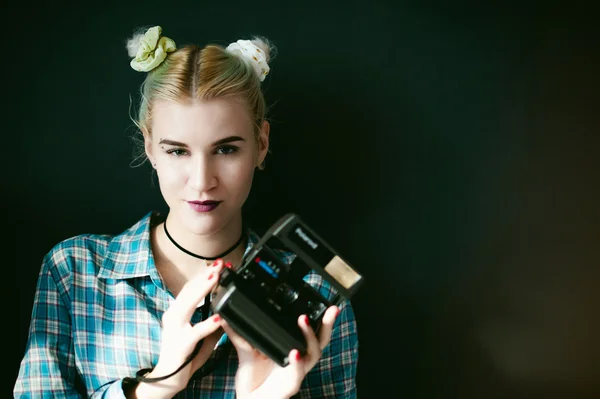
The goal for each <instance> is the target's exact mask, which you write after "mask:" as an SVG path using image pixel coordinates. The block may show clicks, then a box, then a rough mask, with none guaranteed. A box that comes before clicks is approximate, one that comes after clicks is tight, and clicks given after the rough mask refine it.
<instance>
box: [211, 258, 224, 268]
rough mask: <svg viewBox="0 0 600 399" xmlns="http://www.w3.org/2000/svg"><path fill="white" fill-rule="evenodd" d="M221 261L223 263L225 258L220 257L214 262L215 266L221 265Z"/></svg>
mask: <svg viewBox="0 0 600 399" xmlns="http://www.w3.org/2000/svg"><path fill="white" fill-rule="evenodd" d="M221 263H223V259H221V258H219V259H217V260H216V261H215V263H213V266H219V265H220V264H221Z"/></svg>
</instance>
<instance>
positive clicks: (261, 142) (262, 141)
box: [256, 121, 271, 167]
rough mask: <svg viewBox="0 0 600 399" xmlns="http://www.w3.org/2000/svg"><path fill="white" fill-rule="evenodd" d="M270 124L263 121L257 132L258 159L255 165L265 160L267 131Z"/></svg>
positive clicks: (267, 148)
mask: <svg viewBox="0 0 600 399" xmlns="http://www.w3.org/2000/svg"><path fill="white" fill-rule="evenodd" d="M270 131H271V125H270V124H269V122H267V121H263V123H262V126H261V127H260V133H259V134H258V160H257V164H256V166H257V167H259V166H260V165H261V164H262V163H263V161H264V160H265V158H266V156H267V153H268V152H269V132H270Z"/></svg>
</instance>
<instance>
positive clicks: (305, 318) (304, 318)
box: [302, 315, 310, 326]
mask: <svg viewBox="0 0 600 399" xmlns="http://www.w3.org/2000/svg"><path fill="white" fill-rule="evenodd" d="M302 321H303V322H304V324H306V325H307V326H309V325H310V321H309V320H308V316H307V315H304V316H302Z"/></svg>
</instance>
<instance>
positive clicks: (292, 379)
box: [258, 349, 306, 397]
mask: <svg viewBox="0 0 600 399" xmlns="http://www.w3.org/2000/svg"><path fill="white" fill-rule="evenodd" d="M288 359H289V363H288V365H287V366H285V367H283V368H277V369H276V370H275V372H273V373H271V374H270V375H269V377H267V379H266V380H265V382H264V384H263V385H262V386H261V387H260V388H259V389H261V390H264V391H265V392H278V393H280V394H281V395H282V396H283V397H291V396H292V395H294V394H296V393H297V392H298V390H299V389H300V384H301V383H302V380H304V376H305V375H306V372H305V359H302V357H301V356H300V352H298V350H297V349H292V350H291V351H290V353H289V354H288ZM262 393H263V392H261V394H262ZM260 396H262V395H259V396H258V397H260Z"/></svg>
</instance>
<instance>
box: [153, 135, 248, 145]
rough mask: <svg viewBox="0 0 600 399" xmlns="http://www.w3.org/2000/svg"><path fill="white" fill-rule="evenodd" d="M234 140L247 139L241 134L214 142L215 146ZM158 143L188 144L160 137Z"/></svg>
mask: <svg viewBox="0 0 600 399" xmlns="http://www.w3.org/2000/svg"><path fill="white" fill-rule="evenodd" d="M234 141H246V140H245V139H244V138H243V137H240V136H229V137H225V138H223V139H220V140H217V141H215V142H214V143H213V146H218V145H223V144H227V143H233V142H234ZM158 144H166V145H172V146H176V147H187V144H185V143H182V142H180V141H175V140H169V139H160V141H159V142H158Z"/></svg>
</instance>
